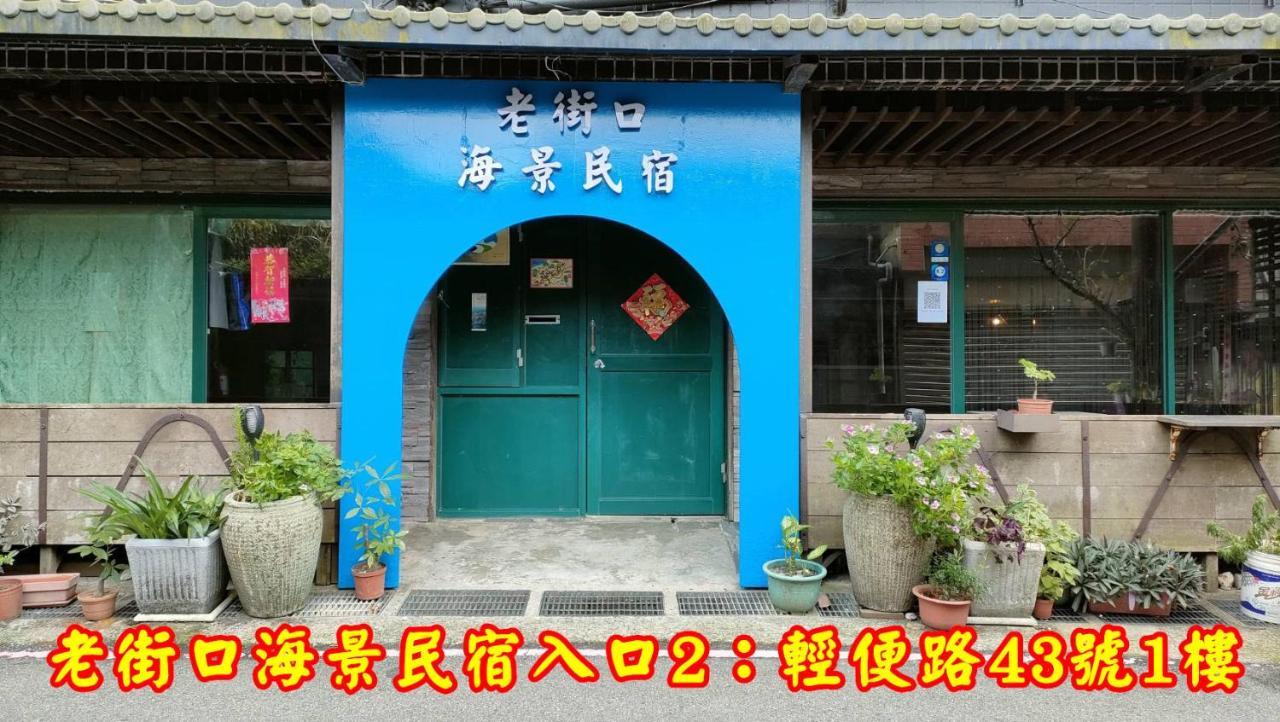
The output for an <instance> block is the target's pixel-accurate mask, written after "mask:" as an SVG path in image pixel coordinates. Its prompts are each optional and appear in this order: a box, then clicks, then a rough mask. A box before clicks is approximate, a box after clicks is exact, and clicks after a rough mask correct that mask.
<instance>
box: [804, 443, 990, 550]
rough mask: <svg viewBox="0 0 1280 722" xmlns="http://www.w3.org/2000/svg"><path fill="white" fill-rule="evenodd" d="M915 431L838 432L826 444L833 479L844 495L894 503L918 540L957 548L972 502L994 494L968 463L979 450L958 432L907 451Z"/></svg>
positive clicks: (985, 478)
mask: <svg viewBox="0 0 1280 722" xmlns="http://www.w3.org/2000/svg"><path fill="white" fill-rule="evenodd" d="M914 430H915V426H914V425H913V424H911V423H910V422H907V421H897V422H894V423H892V424H888V425H885V426H879V427H877V426H873V425H871V424H867V425H864V426H862V427H854V426H851V425H846V426H844V427H842V429H841V431H842V432H843V436H842V438H841V439H840V441H839V442H838V443H837V442H836V441H835V440H829V441H828V442H827V448H830V449H832V450H833V452H834V453H833V456H832V461H833V462H834V464H835V472H834V474H833V476H832V479H833V481H834V482H835V484H836V486H838V487H840V488H841V489H844V490H845V491H850V492H853V493H855V494H860V495H862V496H867V497H882V496H887V497H890V498H892V499H893V500H894V501H895V502H896V503H897V504H898V505H899V506H901V507H903V508H904V509H907V510H909V511H910V512H911V521H912V528H913V529H914V530H915V533H916V534H918V535H919V536H921V537H932V538H934V539H936V540H937V541H938V543H939V544H940V545H942V546H944V547H945V546H955V545H956V544H958V543H959V540H960V538H961V534H962V533H963V530H962V528H961V524H962V523H964V520H966V519H970V518H972V512H971V502H972V501H974V500H975V499H977V498H978V497H980V496H982V495H983V494H984V493H986V494H989V493H991V491H992V489H991V488H990V484H989V482H990V480H991V475H990V473H988V472H987V470H986V468H984V467H983V466H982V465H980V464H975V463H973V462H971V461H970V460H969V459H970V457H971V456H972V454H973V453H974V452H975V451H977V450H978V446H979V442H978V436H977V434H975V433H974V432H973V429H970V428H967V427H959V428H957V429H954V430H952V431H951V432H949V433H938V434H934V436H933V438H932V439H931V440H929V441H928V442H927V443H921V444H919V445H918V446H916V448H914V449H911V448H908V447H909V444H908V443H907V439H908V438H909V436H910V435H911V433H912V432H913V431H914Z"/></svg>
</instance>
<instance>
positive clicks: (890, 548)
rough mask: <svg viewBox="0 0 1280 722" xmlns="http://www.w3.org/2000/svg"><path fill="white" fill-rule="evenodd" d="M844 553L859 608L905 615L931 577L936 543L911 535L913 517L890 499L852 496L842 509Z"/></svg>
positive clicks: (913, 533)
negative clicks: (916, 588)
mask: <svg viewBox="0 0 1280 722" xmlns="http://www.w3.org/2000/svg"><path fill="white" fill-rule="evenodd" d="M844 553H845V557H846V558H848V560H849V578H850V580H851V581H852V582H853V596H854V599H856V600H857V601H858V606H860V607H866V608H867V609H874V610H876V611H880V612H905V611H907V610H908V609H910V608H911V602H912V600H913V597H912V594H911V588H912V587H914V586H915V585H917V584H919V583H920V582H921V581H922V580H923V579H924V576H925V574H926V573H927V572H928V571H929V556H930V555H931V554H933V540H932V539H921V538H920V537H918V536H916V533H915V532H914V531H912V529H911V512H910V511H908V510H907V509H904V508H902V507H901V506H899V505H898V504H897V503H896V502H894V500H893V499H891V498H890V497H887V496H881V497H866V496H861V495H859V494H851V495H850V496H849V499H848V500H847V501H845V503H844Z"/></svg>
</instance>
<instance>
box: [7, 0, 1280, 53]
mask: <svg viewBox="0 0 1280 722" xmlns="http://www.w3.org/2000/svg"><path fill="white" fill-rule="evenodd" d="M64 21H65V22H64ZM84 21H97V22H96V23H87V22H84ZM237 21H238V22H237ZM104 22H107V23H109V24H110V25H111V26H112V29H113V30H112V32H114V33H116V34H125V35H137V36H163V37H183V36H185V37H200V38H209V37H231V38H237V37H243V38H246V39H249V38H254V39H265V38H276V39H305V38H307V37H308V36H314V37H315V38H323V39H326V40H340V41H346V42H359V41H361V40H365V41H367V42H387V41H391V42H401V43H430V42H433V41H434V42H442V43H443V42H446V41H448V40H449V39H450V38H446V37H444V36H445V35H446V34H449V35H450V37H451V38H453V37H454V36H453V33H456V32H458V31H459V30H462V29H464V28H470V30H472V31H476V33H477V35H480V34H483V33H481V32H480V31H484V30H487V29H493V30H498V29H501V28H503V27H505V28H506V29H507V30H509V31H512V32H513V33H514V32H515V31H521V30H526V31H528V30H537V31H540V32H542V33H551V34H560V33H564V32H565V31H576V32H575V33H574V34H575V35H576V34H578V33H585V34H586V35H587V36H594V37H596V38H600V39H599V41H598V42H592V43H583V44H584V45H587V44H589V45H600V46H602V47H629V46H631V44H628V43H620V42H614V41H613V40H607V39H604V38H603V37H602V36H606V35H609V34H613V35H615V36H623V37H629V36H633V35H634V34H654V33H656V34H660V35H662V36H672V37H673V38H680V39H684V40H685V41H686V42H685V43H684V44H685V45H691V46H694V45H698V44H699V41H698V39H699V38H703V39H704V40H703V44H705V43H706V42H707V41H717V40H720V39H721V38H739V39H741V40H743V41H745V42H750V47H749V48H744V49H761V50H778V49H779V46H778V45H777V44H772V45H771V44H769V42H768V41H769V40H770V39H771V38H773V39H779V38H786V37H788V36H793V37H792V38H791V39H792V40H795V41H803V40H804V38H805V36H808V37H809V38H811V39H813V38H822V39H823V40H825V41H830V40H831V39H832V36H836V37H838V36H841V35H843V36H844V37H846V38H847V39H846V40H845V41H844V42H842V43H840V45H842V46H845V48H846V49H868V50H872V49H885V48H895V47H896V48H898V49H934V48H938V47H939V44H938V43H937V42H931V41H933V40H937V39H947V38H950V39H951V40H953V41H962V40H963V39H965V38H972V37H974V36H981V37H982V38H983V39H984V42H986V43H987V45H988V46H989V47H990V49H1001V50H1008V49H1027V50H1033V49H1038V48H1043V47H1049V46H1047V45H1045V44H1044V42H1038V41H1037V40H1036V39H1037V38H1039V39H1041V41H1043V40H1045V39H1048V38H1050V37H1052V38H1054V43H1053V44H1052V46H1053V47H1059V48H1070V47H1072V41H1071V38H1072V37H1075V38H1076V39H1077V40H1076V41H1075V45H1076V46H1078V47H1080V48H1082V49H1084V48H1087V49H1092V50H1100V49H1101V50H1105V49H1153V48H1157V47H1163V48H1166V49H1179V48H1185V49H1196V50H1203V49H1207V48H1213V47H1233V48H1236V47H1241V45H1240V43H1238V42H1232V39H1233V38H1237V37H1238V36H1245V35H1248V36H1249V38H1250V40H1249V43H1251V44H1252V45H1251V47H1259V48H1264V49H1280V15H1277V14H1276V13H1266V14H1264V15H1260V16H1258V17H1248V18H1246V17H1243V16H1240V15H1237V14H1234V13H1233V14H1230V15H1225V16H1223V17H1213V18H1206V17H1204V16H1201V15H1189V16H1187V17H1183V18H1169V17H1165V16H1163V15H1152V16H1150V17H1144V18H1131V17H1128V16H1125V15H1113V16H1111V17H1107V18H1094V17H1090V16H1089V15H1085V14H1080V15H1077V16H1075V17H1053V16H1050V15H1040V16H1038V17H1027V18H1020V17H1018V16H1016V15H1013V14H1005V15H1001V16H1000V17H978V16H977V15H974V14H972V13H965V14H963V15H959V16H957V17H942V16H940V15H937V14H933V13H930V14H928V15H924V16H922V17H910V18H908V17H903V16H901V15H898V14H892V15H889V16H887V17H882V18H869V17H865V16H863V15H861V14H854V15H851V16H848V17H826V16H824V15H820V14H815V15H812V16H810V17H804V18H790V17H787V16H785V15H776V16H774V17H771V18H753V17H750V16H748V15H745V14H742V15H738V16H736V17H717V16H714V15H712V14H710V13H703V14H701V15H697V16H693V17H684V16H676V15H674V14H672V13H670V12H663V13H659V14H648V15H638V14H636V13H633V12H625V13H622V14H618V15H604V14H601V13H598V12H595V11H589V12H586V13H582V14H574V13H568V12H561V11H559V10H550V11H548V12H545V13H524V12H521V11H519V10H508V11H505V12H498V13H489V12H485V11H483V10H481V9H480V8H474V9H472V10H470V11H467V12H450V11H447V10H445V9H443V8H435V9H433V10H430V11H427V12H415V11H411V10H409V9H408V8H407V7H404V6H396V7H394V8H391V9H385V10H384V9H378V8H374V7H371V6H368V5H366V6H365V7H363V8H355V9H353V8H332V7H329V6H328V5H325V4H323V3H321V4H317V5H315V6H313V7H300V6H296V5H290V4H288V3H284V2H282V3H279V4H277V5H274V6H261V5H254V4H252V3H250V2H242V3H240V4H238V5H233V6H226V5H215V4H213V3H211V2H208V0H201V2H197V3H194V4H179V3H176V2H173V0H160V1H159V2H141V3H140V2H135V0H121V1H120V2H107V1H104V0H0V32H10V33H46V34H53V33H59V34H100V33H101V32H103V31H104V29H102V28H101V27H99V26H100V24H101V23H104ZM215 28H216V30H215ZM411 31H412V32H411ZM1137 35H1143V36H1146V37H1147V38H1148V41H1142V40H1141V39H1139V38H1136V37H1135V36H1137ZM1126 36H1128V37H1129V38H1131V39H1133V40H1137V41H1138V42H1136V43H1135V42H1129V41H1126V40H1125V38H1126ZM651 37H652V36H651ZM859 38H861V39H862V40H863V41H864V42H858V39H859ZM1153 38H1158V39H1160V42H1159V43H1157V44H1154V45H1153V44H1152V43H1151V42H1150V40H1151V39H1153ZM525 40H526V39H525V38H523V37H521V38H517V39H511V38H510V37H509V36H508V37H506V38H504V40H503V42H502V43H501V44H502V45H506V46H513V45H521V44H523V42H524V41H525ZM752 41H754V42H752ZM472 43H474V44H484V43H485V41H484V40H481V39H479V38H476V39H474V40H471V41H469V42H468V44H472ZM562 44H563V41H562ZM716 44H719V43H716ZM795 44H796V43H790V44H789V45H795ZM800 44H801V45H804V44H805V43H803V42H800ZM949 45H954V46H955V47H964V48H966V49H975V47H977V48H979V49H980V48H981V46H980V45H979V46H975V44H974V43H973V42H963V43H961V42H950V43H949ZM832 47H833V46H832V43H831V42H823V43H821V44H820V45H817V46H815V48H816V49H824V48H832Z"/></svg>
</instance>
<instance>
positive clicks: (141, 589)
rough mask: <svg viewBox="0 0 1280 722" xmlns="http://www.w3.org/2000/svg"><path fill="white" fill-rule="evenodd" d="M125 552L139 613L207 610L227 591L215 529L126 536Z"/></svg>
mask: <svg viewBox="0 0 1280 722" xmlns="http://www.w3.org/2000/svg"><path fill="white" fill-rule="evenodd" d="M124 551H125V553H126V554H127V555H128V556H129V573H130V575H131V576H132V577H133V598H134V600H135V601H136V602H137V603H138V611H139V612H141V613H143V614H208V613H209V612H211V611H213V608H214V607H216V606H218V603H219V602H221V601H222V598H223V597H224V596H225V595H226V593H227V564H226V562H225V561H224V560H223V557H222V532H221V531H220V530H218V529H214V530H213V531H212V532H210V533H209V535H208V536H205V537H201V538H199V539H130V540H129V541H127V542H125V543H124Z"/></svg>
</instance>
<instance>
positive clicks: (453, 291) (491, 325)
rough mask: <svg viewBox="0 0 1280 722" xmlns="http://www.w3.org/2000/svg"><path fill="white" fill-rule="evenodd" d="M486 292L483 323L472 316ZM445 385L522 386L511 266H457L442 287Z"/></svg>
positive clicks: (516, 301) (442, 379)
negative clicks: (476, 298) (479, 296)
mask: <svg viewBox="0 0 1280 722" xmlns="http://www.w3.org/2000/svg"><path fill="white" fill-rule="evenodd" d="M475 294H483V296H484V298H485V300H486V305H487V312H486V314H485V316H486V318H485V319H484V321H483V323H479V324H477V323H475V322H474V320H473V317H472V311H473V308H472V307H473V305H474V298H473V296H474V295H475ZM438 308H439V318H440V358H441V364H440V385H441V386H518V385H519V383H520V368H519V365H518V362H517V357H516V352H517V350H519V348H520V327H519V326H518V325H517V317H518V315H519V313H520V308H519V295H518V289H517V288H516V284H515V282H514V278H513V273H512V267H511V266H454V267H453V268H452V269H451V270H450V271H449V273H448V275H447V276H446V277H445V280H444V282H443V283H442V284H441V291H440V303H439V304H438Z"/></svg>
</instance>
